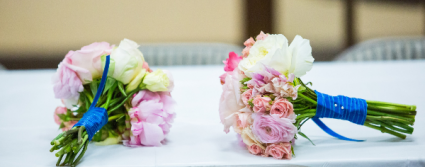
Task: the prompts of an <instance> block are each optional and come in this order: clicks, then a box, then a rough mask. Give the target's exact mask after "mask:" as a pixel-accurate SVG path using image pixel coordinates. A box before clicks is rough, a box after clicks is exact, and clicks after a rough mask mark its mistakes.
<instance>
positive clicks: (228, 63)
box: [223, 52, 242, 72]
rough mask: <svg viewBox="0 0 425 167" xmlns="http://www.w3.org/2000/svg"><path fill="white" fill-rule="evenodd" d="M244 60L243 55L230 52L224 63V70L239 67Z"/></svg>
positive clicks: (228, 70) (227, 70) (229, 70)
mask: <svg viewBox="0 0 425 167" xmlns="http://www.w3.org/2000/svg"><path fill="white" fill-rule="evenodd" d="M241 60H242V57H240V56H238V54H236V53H235V52H230V53H229V58H227V59H226V60H225V61H223V63H224V71H226V72H231V71H233V70H234V69H235V68H236V67H238V64H239V62H240V61H241Z"/></svg>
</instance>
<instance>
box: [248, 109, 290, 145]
mask: <svg viewBox="0 0 425 167" xmlns="http://www.w3.org/2000/svg"><path fill="white" fill-rule="evenodd" d="M252 118H253V119H254V122H253V124H252V133H253V134H254V135H255V136H257V138H258V140H260V141H261V142H263V143H280V142H289V141H291V140H292V139H293V138H294V136H295V133H297V128H296V127H295V126H294V125H293V124H292V121H291V120H290V119H287V118H275V117H272V116H270V115H265V114H260V113H255V114H252Z"/></svg>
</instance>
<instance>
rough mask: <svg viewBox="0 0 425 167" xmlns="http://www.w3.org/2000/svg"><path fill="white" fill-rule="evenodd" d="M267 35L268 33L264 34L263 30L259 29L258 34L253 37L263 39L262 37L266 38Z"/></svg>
mask: <svg viewBox="0 0 425 167" xmlns="http://www.w3.org/2000/svg"><path fill="white" fill-rule="evenodd" d="M268 36H269V34H264V32H263V31H261V32H260V34H258V35H257V38H255V39H257V40H264V39H266V38H267V37H268Z"/></svg>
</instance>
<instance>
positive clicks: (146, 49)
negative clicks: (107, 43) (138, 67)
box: [139, 43, 243, 66]
mask: <svg viewBox="0 0 425 167" xmlns="http://www.w3.org/2000/svg"><path fill="white" fill-rule="evenodd" d="M242 49H243V48H242V47H239V46H236V45H230V44H223V43H169V44H163V43H159V44H140V47H139V50H140V51H142V53H143V56H144V57H145V60H146V61H147V62H149V65H150V66H152V65H153V66H172V65H213V64H223V60H226V58H228V55H229V52H235V53H237V54H238V55H240V54H241V52H242Z"/></svg>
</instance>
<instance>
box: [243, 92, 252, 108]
mask: <svg viewBox="0 0 425 167" xmlns="http://www.w3.org/2000/svg"><path fill="white" fill-rule="evenodd" d="M251 98H252V89H248V90H246V91H245V92H243V93H242V101H243V103H244V104H245V105H249V104H248V101H249V100H250V99H251Z"/></svg>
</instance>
